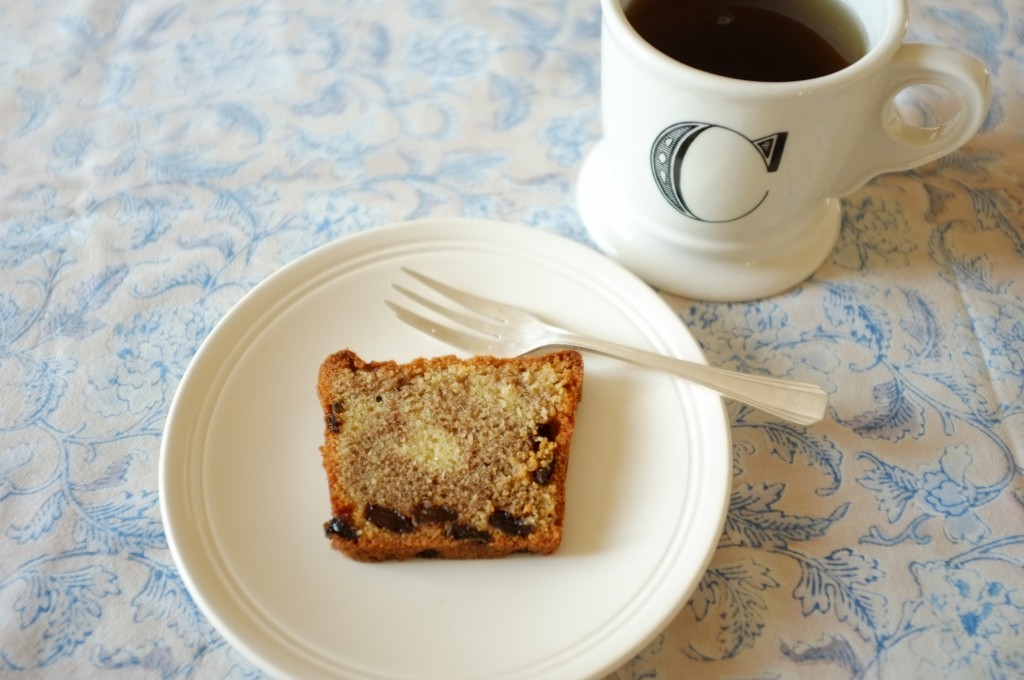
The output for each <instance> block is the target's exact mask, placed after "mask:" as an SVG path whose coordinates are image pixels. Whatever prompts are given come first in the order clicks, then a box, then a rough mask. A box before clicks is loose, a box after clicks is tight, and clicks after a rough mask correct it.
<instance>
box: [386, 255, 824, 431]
mask: <svg viewBox="0 0 1024 680" xmlns="http://www.w3.org/2000/svg"><path fill="white" fill-rule="evenodd" d="M402 271H404V272H405V273H406V274H408V275H409V276H411V277H413V278H414V279H416V280H417V281H419V282H420V283H422V284H423V285H424V286H426V287H428V288H430V289H431V290H433V291H434V292H436V293H439V294H440V295H442V296H444V297H446V298H448V299H449V300H451V301H452V302H455V303H456V304H458V305H460V306H462V307H464V308H465V309H467V310H469V311H470V312H472V313H471V314H467V313H466V312H463V311H460V310H457V309H452V308H450V307H447V306H445V305H442V304H439V303H437V302H435V301H433V300H430V299H428V298H425V297H423V296H422V295H419V294H418V293H415V292H413V291H411V290H409V289H408V288H406V287H404V286H402V285H400V284H397V283H393V284H391V285H392V287H393V288H394V289H395V290H397V291H398V292H399V293H401V294H402V295H404V296H405V297H407V298H409V299H410V300H412V301H413V302H415V303H417V304H418V305H420V306H422V307H425V308H427V309H429V310H431V311H433V312H434V313H436V314H438V315H440V316H442V317H444V318H446V319H448V320H449V321H453V322H455V323H456V324H459V325H460V326H464V327H466V328H469V329H472V330H473V331H475V333H468V332H466V331H463V330H457V329H455V328H452V327H451V326H446V325H443V324H440V323H437V322H435V321H432V320H431V319H428V318H427V317H425V316H421V315H420V314H417V313H416V312H413V311H410V310H409V309H406V308H405V307H402V306H400V305H397V304H395V303H394V302H391V301H390V300H385V303H386V304H387V305H388V306H389V307H391V309H392V310H394V312H395V314H397V315H398V318H399V319H401V320H402V321H404V322H405V323H407V324H409V325H410V326H412V327H413V328H415V329H417V330H419V331H422V332H424V333H427V334H428V335H432V336H434V337H435V338H437V339H439V340H441V341H442V342H444V343H446V344H449V345H452V346H454V347H458V348H460V349H462V350H465V351H467V352H471V353H473V354H492V355H495V356H518V355H520V354H528V353H530V352H533V351H535V350H539V349H545V348H551V349H554V348H556V347H563V348H564V347H568V348H573V349H579V350H588V351H591V352H597V353H598V354H603V355H605V356H609V357H614V358H616V359H622V360H623V361H627V362H629V363H632V364H635V365H638V366H644V367H647V368H652V369H655V370H658V371H663V372H665V373H669V374H671V375H674V376H676V377H679V378H683V379H685V380H689V381H691V382H694V383H697V384H698V385H703V386H704V387H707V388H710V389H712V390H714V391H715V392H718V393H719V394H721V395H722V396H724V397H727V398H729V399H734V400H736V401H739V402H742V403H744V404H748V405H749V406H754V407H756V408H759V409H761V410H762V411H765V412H767V413H771V414H772V415H775V416H778V417H779V418H783V419H785V420H788V421H791V422H794V423H797V424H799V425H812V424H814V423H816V422H818V421H820V420H821V419H822V418H823V417H824V416H825V409H826V408H827V407H828V395H826V394H825V391H824V390H822V389H821V388H820V387H818V386H817V385H812V384H810V383H803V382H795V381H792V380H781V379H779V378H769V377H765V376H757V375H750V374H747V373H738V372H736V371H730V370H727V369H724V368H717V367H714V366H706V365H704V364H698V363H694V362H692V361H686V360H684V359H676V358H673V357H667V356H664V355H661V354H656V353H655V352H648V351H645V350H641V349H636V348H633V347H627V346H625V345H619V344H616V343H612V342H607V341H605V340H599V339H597V338H592V337H587V336H583V335H578V334H576V333H572V332H570V331H567V330H565V329H563V328H558V327H556V326H551V325H549V324H547V323H545V322H543V321H541V320H540V319H539V318H537V317H536V316H534V315H533V314H530V313H529V312H527V311H525V310H523V309H520V308H518V307H513V306H511V305H507V304H502V303H500V302H495V301H494V300H488V299H487V298H483V297H480V296H479V295H474V294H472V293H467V292H465V291H463V290H459V289H457V288H452V287H451V286H449V285H447V284H444V283H441V282H440V281H437V280H435V279H432V278H430V277H428V276H424V275H423V274H420V273H418V272H415V271H412V270H411V269H408V268H406V267H402Z"/></svg>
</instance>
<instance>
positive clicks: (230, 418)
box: [160, 220, 731, 680]
mask: <svg viewBox="0 0 1024 680" xmlns="http://www.w3.org/2000/svg"><path fill="white" fill-rule="evenodd" d="M402 265H407V266H411V267H413V268H416V269H419V270H421V271H423V272H424V273H427V274H430V275H434V276H437V277H439V278H442V279H444V280H446V281H449V282H451V283H453V284H454V285H456V286H465V287H468V288H472V289H475V290H477V291H479V292H481V293H483V294H485V295H489V296H492V297H495V298H500V299H503V300H506V301H508V302H512V303H517V304H520V305H522V306H524V307H527V308H530V309H533V310H535V311H537V312H539V313H540V314H541V315H542V316H545V317H547V318H549V319H551V320H553V321H556V322H557V323H559V324H561V325H564V326H566V327H569V328H573V329H576V330H579V331H582V332H584V333H591V334H594V335H601V336H605V337H608V338H609V339H612V340H618V341H620V342H625V343H632V344H635V345H638V346H641V347H646V348H649V349H654V350H657V351H660V352H663V353H666V354H671V355H675V356H679V357H684V358H689V359H694V360H698V361H703V360H704V359H703V356H702V354H701V352H700V350H699V348H698V346H697V344H696V342H695V341H694V340H693V338H692V336H691V335H690V334H689V333H688V332H687V331H686V329H685V328H684V327H683V325H682V324H681V322H680V321H679V319H678V317H676V315H675V314H674V313H673V312H672V311H671V310H670V309H669V308H668V306H667V305H666V304H665V303H664V302H663V301H662V300H661V298H659V297H658V296H657V294H656V293H655V292H654V291H652V290H651V289H650V288H649V287H647V286H646V285H645V284H643V283H642V282H641V281H640V280H639V279H637V278H635V277H634V276H633V275H632V274H629V273H628V272H627V271H625V270H624V269H622V268H621V267H619V265H617V264H615V263H613V262H612V261H611V260H609V259H607V258H605V257H604V256H602V255H600V254H598V253H596V252H594V251H592V250H590V249H588V248H586V247H584V246H582V245H580V244H577V243H574V242H572V241H569V240H566V239H563V238H560V237H557V236H553V235H550V234H546V233H544V232H540V231H537V230H533V229H528V228H525V227H518V226H513V225H508V224H503V223H497V222H482V221H468V220H455V221H452V220H446V221H443V222H441V221H420V222H409V223H404V224H398V225H393V226H389V227H381V228H378V229H374V230H372V231H369V232H365V233H361V234H358V235H355V236H350V237H347V238H343V239H341V240H338V241H336V242H334V243H331V244H328V245H326V246H323V247H321V248H319V249H318V250H316V251H314V252H312V253H309V254H308V255H306V256H304V257H302V258H300V259H298V260H296V261H295V262H293V263H291V264H289V265H288V266H286V267H284V268H283V269H281V270H280V271H278V272H277V273H275V274H274V275H273V276H271V277H269V278H268V279H267V280H266V281H264V282H263V283H261V284H260V285H259V286H257V287H256V288H254V289H253V290H252V291H251V292H250V293H249V294H248V295H246V296H245V297H244V298H243V299H242V300H241V301H240V302H239V303H238V305H236V306H235V307H234V308H233V309H232V310H231V311H230V312H229V313H228V314H227V315H226V316H225V317H224V319H223V320H222V321H221V322H220V323H219V324H218V325H217V327H216V328H215V329H214V331H213V332H212V333H211V334H210V336H209V337H208V338H207V339H206V341H205V342H204V343H203V345H202V347H201V348H200V349H199V352H198V353H197V354H196V356H195V358H194V359H193V360H192V363H191V364H190V366H189V368H188V370H187V371H186V373H185V376H184V379H183V380H182V383H181V386H180V387H179V389H178V392H177V394H176V395H175V399H174V402H173V404H172V407H171V411H170V414H169V417H168V421H167V426H166V429H165V432H164V439H163V446H162V450H161V456H160V505H161V512H162V514H163V519H164V528H165V530H166V532H167V537H168V541H169V544H170V549H171V553H172V555H173V556H174V560H175V561H176V563H177V565H178V568H179V569H180V571H181V574H182V577H183V579H184V581H185V584H186V586H187V587H188V590H189V592H190V593H191V594H192V597H193V598H194V599H195V601H196V603H197V604H198V606H199V607H200V609H201V610H202V611H203V613H204V614H205V615H206V616H207V617H208V618H209V619H210V621H211V622H212V623H213V625H214V626H215V627H216V628H217V630H219V631H220V633H221V634H222V635H223V636H224V637H225V638H226V639H227V640H228V641H229V642H230V643H231V644H232V645H234V646H235V647H236V648H237V649H239V650H240V651H241V652H242V653H244V654H245V655H246V656H247V657H248V658H250V659H251V660H252V661H253V662H254V663H256V664H257V665H259V666H260V667H262V668H263V669H264V670H266V671H267V672H269V673H271V674H273V675H277V676H280V677H301V678H314V677H333V678H338V677H340V678H360V679H364V678H380V679H388V680H399V679H401V680H412V679H414V678H415V679H418V678H444V679H445V680H457V679H459V678H474V679H484V678H485V679H488V680H499V679H500V680H512V679H514V678H515V679H523V680H525V679H530V680H537V679H541V678H552V679H555V678H557V679H558V680H566V679H568V678H586V677H598V676H601V675H602V674H605V673H608V672H611V671H613V670H615V669H616V668H617V667H618V666H619V665H620V664H622V663H623V662H625V661H626V660H627V659H628V658H629V657H630V656H631V655H632V654H634V653H635V652H636V651H638V650H639V649H640V648H641V647H642V646H643V645H644V644H646V643H647V642H648V641H649V640H650V639H651V638H652V637H653V636H655V635H656V634H657V633H658V632H659V631H660V630H661V629H662V628H663V627H664V626H665V625H667V624H668V623H669V621H671V619H672V618H673V617H674V616H675V614H676V612H678V611H679V609H680V608H681V607H682V606H683V604H685V602H686V599H687V598H688V596H689V594H690V593H691V592H692V591H693V589H694V588H695V587H696V585H697V583H698V582H699V580H700V578H701V576H702V574H703V573H704V570H705V569H706V566H707V562H708V560H709V559H710V557H711V553H712V552H713V550H714V547H715V545H716V543H717V541H718V538H719V532H720V531H721V527H722V523H723V521H724V517H725V511H726V505H727V501H728V493H729V480H730V460H731V456H730V453H729V432H728V427H727V424H726V419H725V412H724V409H723V407H722V402H721V400H720V399H719V398H718V397H717V396H715V395H714V394H713V393H711V392H709V391H706V390H704V389H703V388H699V387H695V386H691V385H689V384H687V383H684V382H681V381H677V380H674V379H672V378H669V377H666V376H664V375H660V374H656V373H651V372H648V371H643V370H639V369H636V368H632V367H630V366H628V365H626V364H622V363H618V362H615V361H612V360H610V359H604V358H602V357H596V356H593V355H587V356H586V357H585V358H584V362H585V378H584V388H583V401H582V403H581V404H580V407H579V411H578V413H577V428H576V435H575V438H574V440H573V444H572V452H571V458H570V466H569V477H568V491H567V493H568V498H567V512H566V519H565V535H564V539H563V542H562V546H561V547H560V548H559V550H558V551H557V552H556V553H555V554H554V555H551V556H547V557H538V556H527V555H521V556H515V557H512V558H506V559H502V560H475V561H440V560H414V561H409V562H404V563H398V562H396V563H382V564H364V563H358V562H354V561H351V560H349V559H347V558H346V557H344V556H343V555H341V554H340V553H338V552H336V551H334V550H331V549H330V548H329V547H328V542H327V539H326V538H325V537H324V534H323V529H322V525H323V522H324V521H325V520H326V519H327V518H328V514H329V509H330V505H329V500H328V494H327V483H326V478H325V476H324V474H323V471H322V468H321V466H320V453H319V451H318V447H319V445H320V443H321V438H322V434H323V421H322V416H321V413H320V406H319V403H318V401H317V398H316V394H315V387H314V386H315V381H316V373H317V368H318V367H319V364H320V362H321V361H322V360H323V359H324V357H326V356H327V355H328V354H330V353H331V352H334V351H336V350H339V349H342V348H346V347H348V348H351V349H352V350H353V351H355V352H356V353H358V354H360V355H361V356H362V357H363V358H366V359H398V360H407V359H412V358H414V357H416V356H421V355H425V356H432V355H439V354H448V353H452V350H451V349H450V348H448V347H447V346H445V345H442V344H440V343H439V342H438V341H437V340H435V339H433V338H431V337H429V336H425V335H423V334H420V333H418V332H417V331H415V330H413V329H411V328H408V327H405V326H404V325H403V324H402V323H400V322H399V321H398V320H397V319H396V318H394V316H393V315H392V313H391V311H390V310H389V309H388V308H387V307H386V306H385V305H384V304H383V303H382V300H383V299H384V298H386V297H391V298H395V297H396V296H397V294H395V293H393V292H392V291H391V289H390V283H391V282H392V281H394V280H400V279H401V278H402V277H403V274H402V273H401V272H400V271H399V267H400V266H402Z"/></svg>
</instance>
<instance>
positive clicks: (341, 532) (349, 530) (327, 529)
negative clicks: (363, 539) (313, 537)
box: [324, 517, 359, 541]
mask: <svg viewBox="0 0 1024 680" xmlns="http://www.w3.org/2000/svg"><path fill="white" fill-rule="evenodd" d="M324 535H325V536H327V538H333V537H335V536H340V537H341V538H344V539H345V540H348V541H354V540H356V539H357V538H359V529H356V528H355V527H354V526H352V524H351V523H350V522H349V520H347V519H346V518H344V517H332V518H331V519H329V520H328V521H326V522H324Z"/></svg>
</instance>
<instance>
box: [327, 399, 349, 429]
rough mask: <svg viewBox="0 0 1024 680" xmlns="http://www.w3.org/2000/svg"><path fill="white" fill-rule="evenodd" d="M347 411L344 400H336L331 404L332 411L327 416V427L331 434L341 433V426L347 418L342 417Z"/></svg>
mask: <svg viewBox="0 0 1024 680" xmlns="http://www.w3.org/2000/svg"><path fill="white" fill-rule="evenodd" d="M344 411H345V403H344V402H342V401H336V402H334V403H333V404H331V411H330V413H328V414H327V416H326V417H325V419H324V420H325V421H326V423H327V429H328V430H329V431H330V432H331V434H340V433H341V426H342V425H344V424H345V419H344V418H343V417H342V415H341V414H342V413H343V412H344Z"/></svg>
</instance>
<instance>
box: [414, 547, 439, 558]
mask: <svg viewBox="0 0 1024 680" xmlns="http://www.w3.org/2000/svg"><path fill="white" fill-rule="evenodd" d="M440 556H441V553H440V552H438V551H437V550H434V549H433V548H427V549H426V550H421V551H419V552H418V553H416V557H422V558H424V559H428V560H432V559H436V558H438V557H440Z"/></svg>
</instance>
